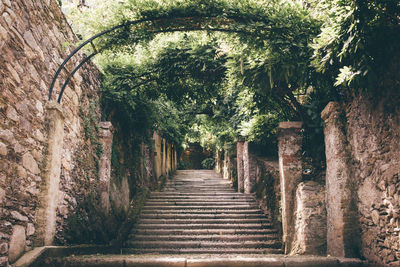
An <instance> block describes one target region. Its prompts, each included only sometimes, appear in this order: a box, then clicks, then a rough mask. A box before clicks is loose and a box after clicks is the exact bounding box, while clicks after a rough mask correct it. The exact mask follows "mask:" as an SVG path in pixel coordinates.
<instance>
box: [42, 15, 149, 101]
mask: <svg viewBox="0 0 400 267" xmlns="http://www.w3.org/2000/svg"><path fill="white" fill-rule="evenodd" d="M145 21H148V19H141V20H135V21H131V22H127V23H123V24H120V25H117V26H114V27H112V28H110V29H108V30H105V31H102V32H100V33H98V34H96V35H94V36H92V37H91V38H89V39H87V40H86V41H85V42H83V43H82V44H80V45H79V46H78V47H77V48H75V49H74V50H73V51H72V52H71V53H70V54H69V55H68V56H67V57H66V58H65V60H64V61H63V62H62V63H61V65H60V66H59V67H58V69H57V71H56V73H55V74H54V76H53V79H52V81H51V84H50V87H49V98H48V100H49V101H50V100H51V97H52V95H53V91H54V85H55V83H56V80H57V78H58V76H59V75H60V73H61V70H62V69H63V68H64V66H65V65H66V64H67V63H68V61H69V60H70V59H71V58H72V57H73V56H74V55H75V54H76V53H78V52H79V51H80V50H81V49H82V48H83V47H84V46H86V45H87V44H89V43H90V44H92V45H93V41H94V40H95V39H97V38H99V37H101V36H103V35H105V34H107V33H110V32H113V31H115V30H117V29H120V28H123V27H126V26H130V25H134V24H137V23H141V22H145ZM93 46H94V45H93ZM97 53H98V52H96V51H95V52H94V53H93V54H91V55H90V56H88V57H86V58H85V59H84V60H83V61H82V62H81V63H80V64H79V65H78V66H77V67H76V68H75V69H74V70H73V71H72V72H71V73H70V74H69V75H68V77H67V79H66V81H65V82H64V84H63V86H62V88H61V91H60V95H59V97H58V99H57V102H58V103H60V102H61V98H62V95H63V93H64V90H65V88H66V87H67V85H68V83H69V81H70V80H71V79H72V76H73V75H74V74H75V73H76V72H77V71H78V70H79V69H80V68H81V67H82V66H83V65H84V64H85V63H86V62H88V61H89V60H90V59H91V58H92V57H94V56H95V55H96V54H97Z"/></svg>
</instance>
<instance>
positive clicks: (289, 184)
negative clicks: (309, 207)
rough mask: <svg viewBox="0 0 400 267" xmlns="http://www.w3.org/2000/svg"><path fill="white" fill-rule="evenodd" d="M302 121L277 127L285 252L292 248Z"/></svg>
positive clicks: (299, 177) (299, 178) (283, 123)
mask: <svg viewBox="0 0 400 267" xmlns="http://www.w3.org/2000/svg"><path fill="white" fill-rule="evenodd" d="M302 126H303V123H302V122H281V123H280V124H279V128H278V149H279V152H278V153H279V174H280V184H281V205H282V230H283V243H284V245H285V253H289V252H290V251H291V248H292V241H293V237H294V212H295V211H294V206H295V197H296V188H297V185H298V184H299V183H300V182H301V178H302V174H303V170H302V158H301V153H302V150H301V147H302V134H301V129H302Z"/></svg>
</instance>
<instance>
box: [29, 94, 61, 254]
mask: <svg viewBox="0 0 400 267" xmlns="http://www.w3.org/2000/svg"><path fill="white" fill-rule="evenodd" d="M46 123H47V124H48V130H49V132H48V145H47V154H46V155H45V158H44V169H43V171H42V182H41V185H40V193H39V205H38V208H37V211H36V216H35V218H36V229H37V234H36V239H35V241H34V245H35V246H36V247H38V246H49V245H52V243H53V239H54V235H55V232H56V219H57V206H58V195H59V187H60V173H61V157H62V151H63V138H64V114H63V110H62V108H61V105H60V104H58V103H55V102H49V103H48V104H47V106H46Z"/></svg>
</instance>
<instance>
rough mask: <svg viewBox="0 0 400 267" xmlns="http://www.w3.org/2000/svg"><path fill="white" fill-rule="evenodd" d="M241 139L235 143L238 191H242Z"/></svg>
mask: <svg viewBox="0 0 400 267" xmlns="http://www.w3.org/2000/svg"><path fill="white" fill-rule="evenodd" d="M243 144H244V142H243V141H237V143H236V155H237V158H236V159H237V184H238V192H239V193H243V192H244V179H243V178H244V169H243Z"/></svg>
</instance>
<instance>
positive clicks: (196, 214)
mask: <svg viewBox="0 0 400 267" xmlns="http://www.w3.org/2000/svg"><path fill="white" fill-rule="evenodd" d="M281 247H282V245H281V242H280V240H279V236H278V234H277V231H276V230H275V229H273V226H272V224H271V222H270V221H269V219H268V218H266V215H264V214H263V213H262V211H261V210H260V209H259V208H258V206H257V204H256V201H255V199H254V197H253V196H252V195H249V194H241V193H237V192H235V191H234V190H233V189H232V188H231V187H230V185H229V181H227V180H223V179H221V178H220V177H219V176H218V175H217V174H215V173H214V172H213V171H204V170H188V171H178V172H177V175H176V176H175V177H174V179H173V180H171V181H169V182H168V184H167V185H166V186H165V188H164V190H163V191H162V192H152V193H151V195H150V197H149V199H148V200H147V202H146V204H145V205H144V207H143V209H142V212H141V214H140V218H139V220H138V223H137V225H136V226H135V227H134V229H133V230H132V232H131V234H130V235H129V238H128V240H127V242H126V245H125V248H124V249H123V251H124V253H131V254H145V253H160V254H165V253H169V254H182V253H193V254H195V253H218V254H221V253H234V254H278V253H282V251H281Z"/></svg>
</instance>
